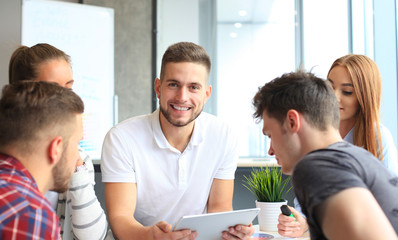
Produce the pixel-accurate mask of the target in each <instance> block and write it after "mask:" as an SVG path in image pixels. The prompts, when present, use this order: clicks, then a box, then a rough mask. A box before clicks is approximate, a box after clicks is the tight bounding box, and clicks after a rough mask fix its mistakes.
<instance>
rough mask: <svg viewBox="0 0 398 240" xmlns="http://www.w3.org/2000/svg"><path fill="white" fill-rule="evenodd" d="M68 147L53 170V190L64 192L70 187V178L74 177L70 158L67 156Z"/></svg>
mask: <svg viewBox="0 0 398 240" xmlns="http://www.w3.org/2000/svg"><path fill="white" fill-rule="evenodd" d="M65 151H66V147H65V148H64V149H63V151H62V155H61V158H60V159H59V161H58V163H57V164H56V165H55V166H54V168H53V170H52V174H53V179H54V188H53V189H51V190H52V191H55V192H58V193H63V192H65V191H66V190H68V188H69V180H70V178H71V177H72V174H73V173H72V172H71V171H69V170H70V168H68V164H67V163H68V160H67V159H66V157H65Z"/></svg>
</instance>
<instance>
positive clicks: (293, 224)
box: [278, 207, 308, 237]
mask: <svg viewBox="0 0 398 240" xmlns="http://www.w3.org/2000/svg"><path fill="white" fill-rule="evenodd" d="M289 209H290V211H292V213H293V216H294V217H289V216H285V215H283V214H280V215H279V218H278V222H279V224H278V233H279V234H280V235H282V236H285V237H301V236H302V235H303V234H304V233H305V232H306V231H307V230H308V224H307V220H306V219H305V218H304V217H303V216H302V215H301V214H300V213H299V212H298V211H297V210H296V209H294V208H292V207H289Z"/></svg>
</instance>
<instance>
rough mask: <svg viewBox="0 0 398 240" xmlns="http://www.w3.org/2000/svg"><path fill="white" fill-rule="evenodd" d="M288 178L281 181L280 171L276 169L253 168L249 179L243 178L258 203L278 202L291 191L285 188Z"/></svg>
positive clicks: (244, 184)
mask: <svg viewBox="0 0 398 240" xmlns="http://www.w3.org/2000/svg"><path fill="white" fill-rule="evenodd" d="M289 181H290V176H288V177H287V178H286V179H285V180H282V171H281V170H279V169H278V167H265V168H263V167H261V168H258V169H255V168H253V170H252V172H251V173H250V176H249V177H246V176H244V180H243V182H244V183H243V186H245V187H246V188H247V189H248V190H249V191H250V192H251V193H252V194H253V195H254V196H256V198H257V201H259V202H280V201H283V200H284V198H285V196H286V194H287V193H288V192H289V191H290V190H291V189H292V188H291V187H290V188H289V189H286V188H287V186H288V185H287V184H288V183H289Z"/></svg>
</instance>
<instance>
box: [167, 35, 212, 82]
mask: <svg viewBox="0 0 398 240" xmlns="http://www.w3.org/2000/svg"><path fill="white" fill-rule="evenodd" d="M170 62H172V63H180V62H192V63H198V64H202V65H203V66H205V67H206V70H207V73H209V72H210V68H211V61H210V57H209V55H208V54H207V52H206V50H205V49H204V48H203V47H201V46H199V45H197V44H195V43H192V42H179V43H175V44H173V45H171V46H169V47H168V48H167V50H166V52H165V53H164V54H163V58H162V66H161V69H160V80H163V77H164V75H165V69H166V64H167V63H170Z"/></svg>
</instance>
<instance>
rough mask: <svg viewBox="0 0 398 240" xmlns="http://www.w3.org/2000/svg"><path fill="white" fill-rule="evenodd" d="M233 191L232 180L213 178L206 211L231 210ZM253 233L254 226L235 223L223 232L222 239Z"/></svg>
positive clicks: (242, 237) (244, 237)
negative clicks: (227, 230)
mask: <svg viewBox="0 0 398 240" xmlns="http://www.w3.org/2000/svg"><path fill="white" fill-rule="evenodd" d="M233 193H234V180H221V179H214V180H213V184H212V185H211V189H210V195H209V200H208V202H207V212H208V213H212V212H225V211H232V209H233V208H232V198H233ZM253 233H254V228H253V227H252V226H251V224H250V225H249V226H245V225H236V226H233V227H230V228H229V232H223V235H222V236H223V239H249V238H250V236H251V235H253Z"/></svg>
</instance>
